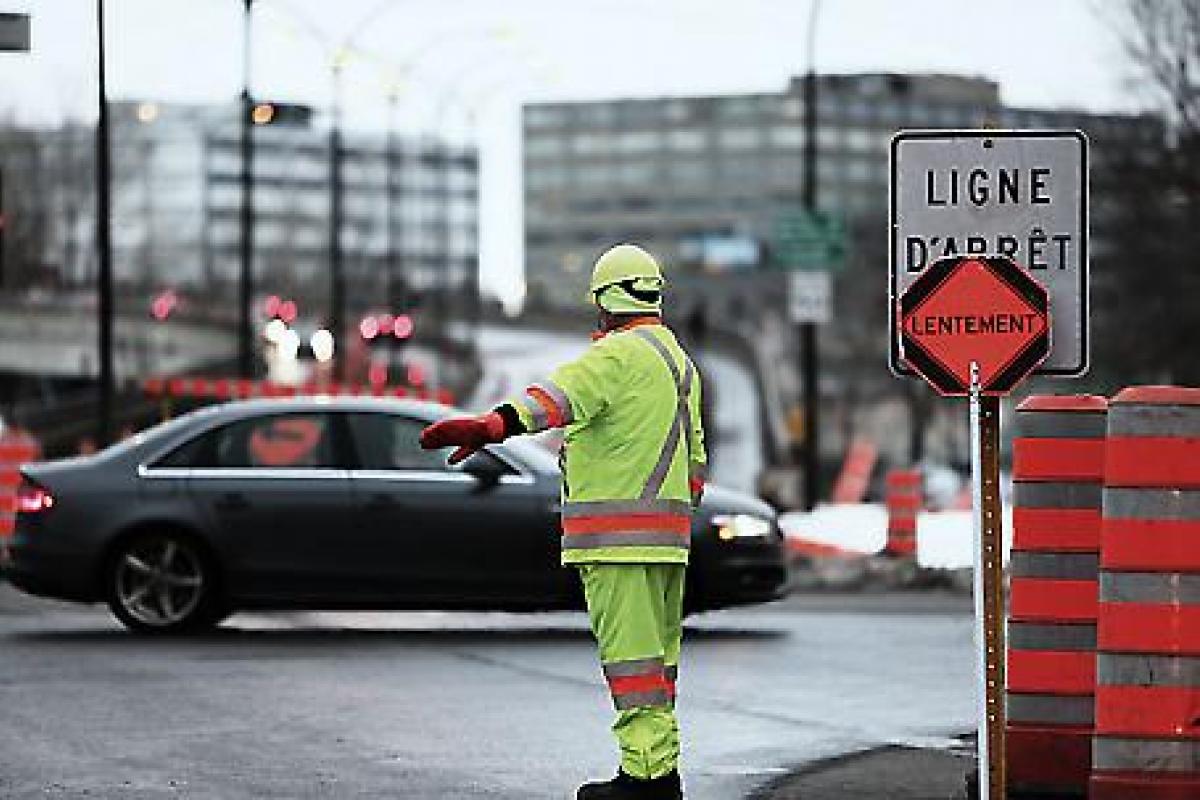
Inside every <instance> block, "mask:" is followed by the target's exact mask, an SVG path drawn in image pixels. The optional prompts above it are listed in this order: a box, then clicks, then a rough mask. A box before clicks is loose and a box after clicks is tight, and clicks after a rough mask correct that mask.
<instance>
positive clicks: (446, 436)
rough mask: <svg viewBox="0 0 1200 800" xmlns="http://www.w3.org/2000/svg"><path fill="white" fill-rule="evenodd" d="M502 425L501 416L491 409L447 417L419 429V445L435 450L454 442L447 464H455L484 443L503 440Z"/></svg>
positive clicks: (502, 418) (503, 431) (424, 448)
mask: <svg viewBox="0 0 1200 800" xmlns="http://www.w3.org/2000/svg"><path fill="white" fill-rule="evenodd" d="M504 428H505V426H504V417H502V416H500V415H499V414H497V413H496V412H495V411H493V412H491V413H489V414H483V415H482V416H478V417H451V418H450V419H444V420H442V421H441V422H435V423H433V424H432V425H430V426H429V427H427V428H426V429H425V430H423V431H421V448H422V449H423V450H436V449H438V448H439V447H447V446H449V445H452V444H456V445H458V446H459V447H458V449H457V450H455V451H454V452H453V453H451V454H450V458H448V459H447V463H449V464H457V463H458V462H460V461H464V460H465V459H466V458H467V457H468V456H470V455H471V454H472V453H474V452H475V451H476V450H478V449H479V448H481V447H483V446H484V445H485V444H491V443H493V442H502V441H504V434H505V430H504Z"/></svg>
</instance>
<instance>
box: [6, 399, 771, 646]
mask: <svg viewBox="0 0 1200 800" xmlns="http://www.w3.org/2000/svg"><path fill="white" fill-rule="evenodd" d="M451 411H452V410H451V409H447V408H446V407H444V406H437V405H432V404H426V403H417V402H409V401H399V400H373V399H367V398H358V399H355V398H337V399H331V398H321V397H315V398H301V399H291V400H252V401H243V402H235V403H226V404H223V405H218V406H212V407H209V408H205V409H202V410H200V411H195V412H193V413H190V414H187V415H185V416H181V417H178V418H177V419H174V420H171V421H169V422H166V423H163V424H162V425H159V426H157V427H154V428H151V429H149V430H147V431H145V432H143V433H142V434H140V435H138V436H136V437H134V438H132V439H129V440H126V441H125V442H122V443H120V444H118V445H115V446H113V447H110V448H108V449H107V450H104V451H102V452H100V453H98V454H96V455H92V456H86V457H82V458H74V459H67V460H63V461H53V462H47V463H41V464H31V465H28V466H26V467H24V468H23V469H22V477H23V482H22V485H21V487H20V489H19V494H18V507H19V511H18V515H17V520H16V530H15V533H14V536H13V540H12V545H11V548H10V549H11V556H12V561H11V564H10V566H9V569H8V578H9V580H10V581H11V582H12V583H13V584H14V585H16V586H17V587H19V588H21V589H23V590H24V591H27V592H30V593H32V594H38V595H44V596H48V597H55V598H60V599H65V600H74V601H80V602H97V601H101V600H103V601H105V602H107V603H108V605H109V607H110V608H111V609H112V612H113V614H115V615H116V616H117V618H119V619H120V620H121V622H123V623H124V624H125V625H127V626H128V627H130V628H133V629H135V630H142V631H181V630H194V629H197V628H202V627H205V626H210V625H214V624H216V623H218V622H219V621H220V620H222V619H224V618H225V617H226V616H227V615H229V614H230V613H231V612H233V611H235V610H238V609H251V608H253V609H285V608H307V609H335V608H343V609H344V608H355V609H480V610H482V609H495V610H539V609H555V608H582V598H581V594H580V591H579V587H578V579H577V578H576V577H575V576H574V575H573V574H572V573H571V571H570V570H567V569H564V568H563V567H561V566H560V565H559V525H558V515H557V512H558V493H559V472H558V466H557V464H556V461H555V459H554V457H553V456H552V455H550V454H549V453H548V452H547V451H546V450H544V449H543V448H541V447H540V446H538V445H537V444H536V443H533V442H529V441H524V440H510V441H509V442H506V443H505V444H502V445H493V446H489V447H488V448H486V450H484V451H481V452H479V453H477V454H475V455H474V456H472V457H471V458H469V459H468V460H467V461H466V462H464V463H463V464H462V465H461V466H459V467H448V466H447V465H446V463H445V453H439V452H426V451H422V450H421V449H420V448H419V447H418V445H417V436H418V433H419V432H420V430H421V429H422V428H423V427H424V426H425V425H427V424H429V423H430V422H432V421H435V420H437V419H440V418H442V417H444V416H446V415H447V414H449V413H451ZM785 579H786V570H785V566H784V553H783V540H782V538H781V536H780V533H779V529H778V526H777V524H776V521H775V515H774V513H773V512H772V511H771V509H770V507H768V506H766V505H765V504H763V503H762V502H760V501H758V500H756V499H754V498H751V497H747V496H743V495H740V494H736V493H733V492H730V491H725V490H721V489H720V488H718V487H710V488H709V489H708V491H707V492H706V496H705V499H704V503H703V505H702V507H701V509H700V512H699V513H697V514H696V516H695V519H694V522H693V525H692V563H691V567H690V568H689V572H688V590H687V595H686V597H687V600H686V602H687V606H688V608H689V610H691V611H698V610H703V609H709V608H719V607H722V606H728V605H737V604H742V603H755V602H763V601H767V600H772V599H775V598H777V597H779V596H780V594H781V592H782V591H783V588H784V584H785Z"/></svg>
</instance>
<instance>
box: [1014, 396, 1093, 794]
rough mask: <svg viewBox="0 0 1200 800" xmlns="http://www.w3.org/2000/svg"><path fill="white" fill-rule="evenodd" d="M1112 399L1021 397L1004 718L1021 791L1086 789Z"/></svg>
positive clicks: (1016, 783)
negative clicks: (1108, 413)
mask: <svg viewBox="0 0 1200 800" xmlns="http://www.w3.org/2000/svg"><path fill="white" fill-rule="evenodd" d="M1107 408H1108V402H1107V401H1106V400H1105V399H1104V398H1103V397H1096V396H1092V395H1075V396H1061V397H1060V396H1046V395H1042V396H1034V397H1030V398H1028V399H1027V400H1025V401H1024V402H1022V403H1021V404H1020V405H1019V406H1017V436H1016V438H1015V439H1014V441H1013V484H1014V495H1015V497H1014V504H1013V545H1012V553H1011V555H1010V560H1009V591H1010V595H1009V621H1008V669H1007V680H1008V702H1007V709H1008V717H1007V728H1006V736H1007V757H1008V783H1009V786H1011V787H1012V789H1013V790H1014V791H1020V792H1024V793H1029V794H1039V793H1045V794H1057V795H1072V794H1074V795H1084V794H1086V793H1087V786H1088V776H1089V773H1090V769H1091V755H1092V754H1091V748H1092V724H1093V692H1094V687H1095V669H1096V603H1097V596H1098V587H1097V579H1098V573H1099V560H1100V556H1099V552H1100V520H1101V511H1100V509H1101V492H1102V478H1103V473H1104V441H1105V438H1104V437H1105V417H1106V411H1107Z"/></svg>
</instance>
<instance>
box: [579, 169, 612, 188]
mask: <svg viewBox="0 0 1200 800" xmlns="http://www.w3.org/2000/svg"><path fill="white" fill-rule="evenodd" d="M574 177H575V183H576V184H578V185H579V186H585V187H595V186H607V185H608V184H609V183H611V182H612V178H613V175H612V170H611V169H610V168H609V167H608V166H607V165H606V164H581V165H579V166H577V167H576V168H575V172H574Z"/></svg>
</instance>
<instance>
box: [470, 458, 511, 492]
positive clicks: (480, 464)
mask: <svg viewBox="0 0 1200 800" xmlns="http://www.w3.org/2000/svg"><path fill="white" fill-rule="evenodd" d="M462 470H463V472H465V473H467V474H468V475H470V476H471V477H472V478H474V479H475V480H477V481H479V484H480V486H482V487H484V488H486V489H490V488H492V487H493V486H496V485H498V484H499V483H500V479H501V478H502V477H504V475H505V474H506V472H507V470H506V469H505V467H504V464H502V463H501V462H500V459H498V458H496V457H495V456H494V455H492V454H491V453H489V452H487V451H486V450H479V451H477V452H475V453H472V454H471V456H470V457H469V458H467V460H466V461H464V462H463V465H462Z"/></svg>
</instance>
